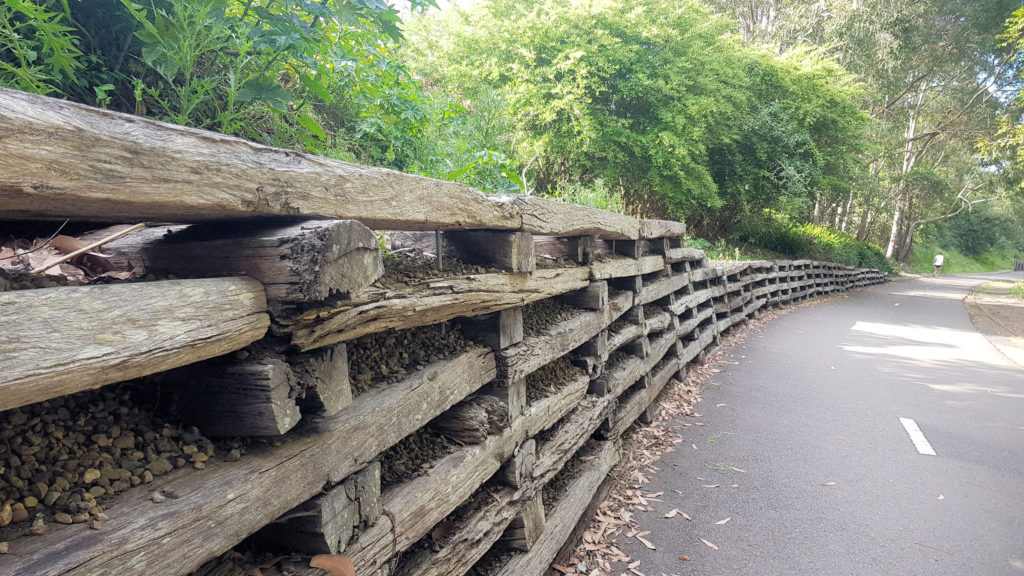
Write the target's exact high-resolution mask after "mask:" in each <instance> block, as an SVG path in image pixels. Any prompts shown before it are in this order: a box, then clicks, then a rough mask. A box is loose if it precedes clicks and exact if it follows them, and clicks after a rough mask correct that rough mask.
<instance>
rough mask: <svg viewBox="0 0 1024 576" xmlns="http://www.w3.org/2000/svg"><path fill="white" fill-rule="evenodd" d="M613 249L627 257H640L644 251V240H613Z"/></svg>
mask: <svg viewBox="0 0 1024 576" xmlns="http://www.w3.org/2000/svg"><path fill="white" fill-rule="evenodd" d="M612 250H613V251H614V252H615V253H616V254H621V255H622V256H625V257H627V258H639V257H640V256H641V255H642V254H643V252H644V241H643V240H613V241H612Z"/></svg>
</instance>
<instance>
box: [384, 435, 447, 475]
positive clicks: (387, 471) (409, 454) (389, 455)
mask: <svg viewBox="0 0 1024 576" xmlns="http://www.w3.org/2000/svg"><path fill="white" fill-rule="evenodd" d="M458 449H459V445H458V444H456V443H455V442H453V441H451V440H450V439H449V438H448V437H446V436H444V435H441V434H436V433H434V432H432V431H431V430H430V429H429V427H424V428H420V429H419V430H418V431H416V432H414V433H412V434H411V435H409V436H406V437H405V438H404V439H402V440H401V441H400V442H399V443H398V444H395V445H394V446H392V447H391V448H388V449H387V450H386V451H385V452H384V453H383V454H382V455H381V458H380V465H381V470H380V483H381V487H382V488H384V487H388V486H394V485H396V484H401V483H402V482H405V481H408V480H412V479H413V478H417V477H419V476H423V475H424V474H426V473H427V472H428V471H429V470H430V468H431V467H432V466H433V464H434V462H435V461H437V459H439V458H442V457H444V456H447V455H449V454H452V453H454V452H455V451H456V450H458Z"/></svg>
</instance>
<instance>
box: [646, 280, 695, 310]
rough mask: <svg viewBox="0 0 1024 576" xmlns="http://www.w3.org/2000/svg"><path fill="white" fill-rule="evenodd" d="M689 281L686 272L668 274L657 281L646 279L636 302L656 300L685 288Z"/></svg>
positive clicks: (647, 302)
mask: <svg viewBox="0 0 1024 576" xmlns="http://www.w3.org/2000/svg"><path fill="white" fill-rule="evenodd" d="M689 283H690V278H689V276H687V275H686V274H677V275H674V276H668V277H665V278H662V279H661V280H657V281H655V282H650V281H645V282H644V285H643V287H642V288H641V289H640V292H638V293H637V295H636V303H637V304H649V303H651V302H654V301H655V300H660V299H662V298H664V297H666V296H668V295H670V294H672V293H673V292H676V291H678V290H681V289H683V288H685V287H686V285H687V284H689Z"/></svg>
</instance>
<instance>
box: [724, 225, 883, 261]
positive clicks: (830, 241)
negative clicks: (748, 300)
mask: <svg viewBox="0 0 1024 576" xmlns="http://www.w3.org/2000/svg"><path fill="white" fill-rule="evenodd" d="M737 236H738V238H739V239H740V240H742V241H744V242H749V243H751V244H754V245H756V246H760V247H762V248H765V249H767V250H773V251H775V252H778V253H780V254H784V255H786V256H788V257H791V258H798V259H799V258H809V259H812V260H825V261H829V262H837V263H839V264H847V265H850V266H858V267H862V268H875V269H877V270H882V271H885V272H892V271H893V270H892V266H890V265H889V261H888V260H887V259H886V258H885V254H883V253H882V251H881V249H879V248H878V247H877V246H875V245H874V244H870V243H868V242H859V241H858V240H857V239H856V238H854V237H853V236H851V235H849V234H847V233H845V232H839V231H837V230H831V229H829V228H824V227H822V226H815V225H814V224H803V225H799V226H796V225H787V224H786V223H784V222H780V221H779V220H777V219H774V218H767V219H759V220H758V221H757V222H751V223H748V224H746V225H741V226H740V227H739V228H738V232H737Z"/></svg>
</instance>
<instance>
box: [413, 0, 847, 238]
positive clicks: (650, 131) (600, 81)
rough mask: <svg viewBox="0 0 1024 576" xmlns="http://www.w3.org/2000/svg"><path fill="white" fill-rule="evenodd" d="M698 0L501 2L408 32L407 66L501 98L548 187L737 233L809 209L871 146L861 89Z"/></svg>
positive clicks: (517, 144) (417, 24)
mask: <svg viewBox="0 0 1024 576" xmlns="http://www.w3.org/2000/svg"><path fill="white" fill-rule="evenodd" d="M732 28H733V23H732V22H730V21H729V20H728V19H726V18H721V17H715V16H712V15H711V14H709V13H708V11H707V10H706V9H705V8H704V7H703V6H702V5H700V4H699V3H697V2H694V1H684V2H675V1H669V0H643V1H640V2H630V3H625V2H621V1H617V0H602V1H593V2H574V3H566V2H558V1H555V0H531V1H528V2H512V1H510V0H501V1H495V2H490V3H480V4H477V5H474V6H473V7H472V8H469V9H467V10H465V11H458V10H451V11H448V12H445V13H441V14H436V15H432V16H431V17H429V18H423V19H419V20H416V21H413V22H412V23H411V25H410V27H409V30H408V32H407V33H408V36H409V37H410V38H411V39H412V40H413V42H412V46H411V47H410V57H411V59H412V62H413V64H414V65H415V66H416V67H417V69H418V70H421V71H422V72H423V73H424V74H425V75H426V76H427V77H428V78H430V81H431V82H432V83H435V84H439V85H445V86H449V87H453V88H454V89H455V90H457V91H458V93H459V94H461V95H462V96H463V97H465V98H467V99H469V100H470V101H474V100H476V99H477V96H478V95H480V94H488V93H496V92H497V93H500V94H501V95H502V96H503V98H504V99H505V101H506V102H507V109H506V112H505V114H506V118H507V119H508V121H509V123H510V124H511V125H512V126H513V127H514V133H513V136H512V138H511V141H510V142H508V143H507V144H506V146H507V147H506V148H504V149H503V148H496V149H499V150H505V151H507V154H508V156H509V157H510V158H514V159H516V161H517V162H518V163H519V165H521V166H525V165H527V164H529V162H530V160H531V159H534V158H536V159H537V160H536V162H535V163H534V164H531V174H532V176H533V179H534V180H535V181H536V183H537V186H536V187H537V188H538V189H539V190H545V189H551V190H558V189H560V188H562V187H564V186H566V185H569V184H570V183H573V182H583V183H584V184H585V185H587V186H589V184H587V183H590V182H594V181H596V180H599V179H600V180H602V181H604V182H608V183H612V182H614V183H615V187H616V189H617V190H619V191H620V193H621V195H622V196H623V198H624V200H625V203H626V206H627V207H628V208H629V210H630V211H631V212H635V213H640V214H642V215H644V216H655V217H686V218H687V220H688V221H689V222H691V225H695V226H696V227H697V228H698V229H700V230H702V231H705V232H706V231H708V230H712V229H715V228H716V227H717V228H725V229H728V228H730V227H731V226H733V225H735V223H736V222H737V221H739V220H741V219H742V218H743V217H744V216H745V215H746V214H748V213H750V212H754V213H756V212H758V211H759V210H760V209H762V208H776V209H778V208H786V209H792V208H794V207H806V206H807V204H808V203H809V202H810V198H811V197H812V191H814V190H816V189H818V188H820V187H823V186H833V187H835V186H840V185H841V184H842V183H843V182H845V181H846V180H848V176H849V174H850V172H851V171H852V170H853V165H854V164H855V162H856V156H857V154H858V152H859V151H860V150H861V149H862V147H863V130H864V127H865V124H866V116H865V115H864V114H863V113H862V112H860V111H859V110H858V108H857V106H856V104H855V97H856V95H857V94H858V88H857V87H856V86H855V85H854V84H853V83H852V82H851V81H850V80H849V76H848V75H847V74H846V73H845V72H844V71H843V70H842V69H841V68H840V67H838V66H837V65H836V64H835V63H834V62H831V61H829V60H828V59H827V58H824V57H823V56H822V55H821V54H820V53H815V52H811V51H803V52H800V53H793V54H790V55H787V56H786V57H780V56H778V55H777V54H774V53H772V52H770V51H767V50H762V49H758V48H750V47H744V46H743V45H741V44H739V43H737V42H735V41H734V39H733V38H732V37H731V34H730V31H731V30H732Z"/></svg>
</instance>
